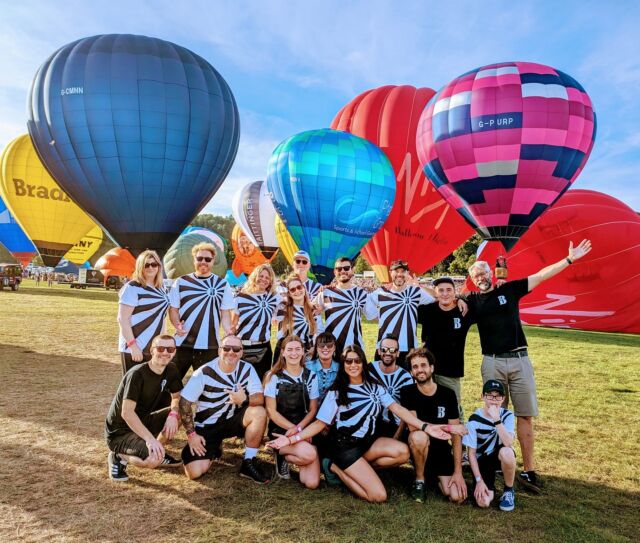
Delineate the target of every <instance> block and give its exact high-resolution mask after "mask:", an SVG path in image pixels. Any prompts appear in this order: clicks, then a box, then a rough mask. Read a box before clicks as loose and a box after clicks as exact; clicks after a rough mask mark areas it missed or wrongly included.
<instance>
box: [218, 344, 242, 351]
mask: <svg viewBox="0 0 640 543" xmlns="http://www.w3.org/2000/svg"><path fill="white" fill-rule="evenodd" d="M222 350H223V351H224V352H225V353H228V352H230V351H233V352H234V353H239V352H240V351H241V350H242V347H236V346H235V345H234V346H229V345H224V346H223V347H222Z"/></svg>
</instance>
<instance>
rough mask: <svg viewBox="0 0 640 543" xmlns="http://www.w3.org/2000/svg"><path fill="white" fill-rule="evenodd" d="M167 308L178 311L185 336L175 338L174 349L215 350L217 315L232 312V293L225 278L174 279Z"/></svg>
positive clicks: (194, 276)
mask: <svg viewBox="0 0 640 543" xmlns="http://www.w3.org/2000/svg"><path fill="white" fill-rule="evenodd" d="M169 301H170V302H171V307H174V308H176V309H179V314H180V320H181V321H184V325H183V327H184V330H185V331H186V332H187V335H186V336H176V343H177V345H178V347H180V346H185V347H190V348H192V349H216V348H217V347H218V343H219V341H220V312H221V311H222V310H228V309H235V307H236V304H235V300H234V298H233V292H232V291H231V287H230V286H229V283H227V281H226V280H225V279H222V278H221V277H218V276H217V275H215V274H211V275H210V276H208V277H198V276H197V275H196V274H195V273H190V274H189V275H183V276H182V277H178V279H176V282H175V283H174V284H173V287H172V288H171V292H170V293H169Z"/></svg>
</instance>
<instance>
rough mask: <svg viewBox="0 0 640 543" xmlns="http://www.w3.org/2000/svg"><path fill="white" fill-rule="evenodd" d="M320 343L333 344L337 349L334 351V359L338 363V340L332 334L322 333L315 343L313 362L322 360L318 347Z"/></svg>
mask: <svg viewBox="0 0 640 543" xmlns="http://www.w3.org/2000/svg"><path fill="white" fill-rule="evenodd" d="M320 343H333V346H334V347H336V349H335V350H334V351H333V359H334V360H335V361H336V362H337V361H338V349H337V345H336V338H334V337H333V334H332V333H331V332H320V333H319V334H318V335H317V336H316V340H315V342H314V343H313V351H312V353H311V360H316V359H319V358H320V353H319V352H318V346H319V345H320Z"/></svg>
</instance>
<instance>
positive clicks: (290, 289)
mask: <svg viewBox="0 0 640 543" xmlns="http://www.w3.org/2000/svg"><path fill="white" fill-rule="evenodd" d="M299 290H304V287H303V286H302V285H297V286H295V287H289V292H298V291H299Z"/></svg>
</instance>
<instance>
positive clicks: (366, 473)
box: [331, 458, 387, 503]
mask: <svg viewBox="0 0 640 543" xmlns="http://www.w3.org/2000/svg"><path fill="white" fill-rule="evenodd" d="M331 471H332V472H333V473H335V474H336V475H337V476H338V477H340V479H341V480H342V482H343V483H344V484H345V485H346V486H347V488H348V489H349V490H351V492H353V493H354V494H355V495H356V496H358V498H362V499H363V500H366V501H368V502H371V503H382V502H384V501H386V500H387V491H386V490H385V488H384V485H383V484H382V481H381V480H380V478H379V477H378V474H377V473H376V472H375V470H374V469H373V468H372V467H371V466H370V465H369V463H368V462H367V461H366V460H365V459H364V458H359V459H358V460H357V461H356V462H354V463H353V464H351V465H350V466H349V467H348V468H347V469H346V470H344V471H343V470H341V469H340V468H339V467H338V466H336V465H335V464H332V465H331Z"/></svg>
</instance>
